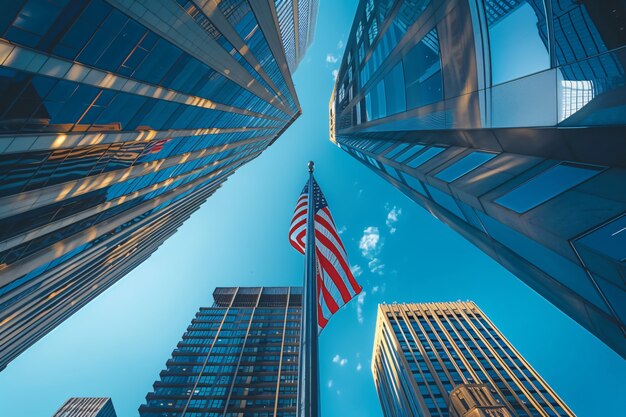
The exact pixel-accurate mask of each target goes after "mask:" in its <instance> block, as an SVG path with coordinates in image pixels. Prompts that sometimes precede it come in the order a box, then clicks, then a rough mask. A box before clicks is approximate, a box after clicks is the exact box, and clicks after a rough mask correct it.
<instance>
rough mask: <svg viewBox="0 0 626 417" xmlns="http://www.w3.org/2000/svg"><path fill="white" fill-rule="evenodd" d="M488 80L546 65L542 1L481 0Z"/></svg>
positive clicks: (506, 78)
mask: <svg viewBox="0 0 626 417" xmlns="http://www.w3.org/2000/svg"><path fill="white" fill-rule="evenodd" d="M485 14H486V15H487V25H488V27H489V45H490V49H491V80H492V84H494V85H495V84H500V83H503V82H505V81H510V80H514V79H516V78H520V77H523V76H525V75H529V74H533V73H535V72H539V71H542V70H546V69H548V68H550V56H549V53H548V36H547V32H546V17H545V9H544V5H543V1H537V0H514V1H507V2H504V1H490V0H485Z"/></svg>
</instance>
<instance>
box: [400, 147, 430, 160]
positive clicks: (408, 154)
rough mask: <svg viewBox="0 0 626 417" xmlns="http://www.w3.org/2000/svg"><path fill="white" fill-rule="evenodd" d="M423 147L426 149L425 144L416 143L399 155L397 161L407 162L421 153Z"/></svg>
mask: <svg viewBox="0 0 626 417" xmlns="http://www.w3.org/2000/svg"><path fill="white" fill-rule="evenodd" d="M422 149H424V145H414V146H413V147H412V148H410V149H409V150H408V151H407V152H404V153H402V154H400V155H398V159H396V161H398V162H400V160H404V162H406V161H408V160H409V159H412V158H413V157H414V156H415V155H417V154H418V153H420V152H421V151H422Z"/></svg>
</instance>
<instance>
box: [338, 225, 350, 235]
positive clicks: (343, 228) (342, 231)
mask: <svg viewBox="0 0 626 417" xmlns="http://www.w3.org/2000/svg"><path fill="white" fill-rule="evenodd" d="M347 230H348V228H347V227H346V226H341V227H340V228H339V230H337V233H339V234H340V235H342V234H343V233H344V232H346V231H347Z"/></svg>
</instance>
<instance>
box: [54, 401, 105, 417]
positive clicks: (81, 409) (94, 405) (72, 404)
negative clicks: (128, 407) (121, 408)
mask: <svg viewBox="0 0 626 417" xmlns="http://www.w3.org/2000/svg"><path fill="white" fill-rule="evenodd" d="M52 417H117V414H115V409H114V408H113V403H112V402H111V399H110V398H70V399H69V400H67V401H66V402H65V403H64V404H63V405H62V406H61V408H59V409H58V410H57V412H56V413H54V415H53V416H52Z"/></svg>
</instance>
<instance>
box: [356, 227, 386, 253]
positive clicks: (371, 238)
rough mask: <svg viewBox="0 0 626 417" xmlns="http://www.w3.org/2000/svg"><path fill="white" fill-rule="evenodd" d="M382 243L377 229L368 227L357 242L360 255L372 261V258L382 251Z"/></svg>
mask: <svg viewBox="0 0 626 417" xmlns="http://www.w3.org/2000/svg"><path fill="white" fill-rule="evenodd" d="M382 246H383V243H382V241H381V240H380V232H379V231H378V227H376V226H369V227H366V228H365V229H364V230H363V236H361V240H359V249H361V254H362V255H363V256H364V257H365V258H367V259H374V257H375V256H376V255H377V254H378V253H379V252H380V250H381V249H382Z"/></svg>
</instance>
